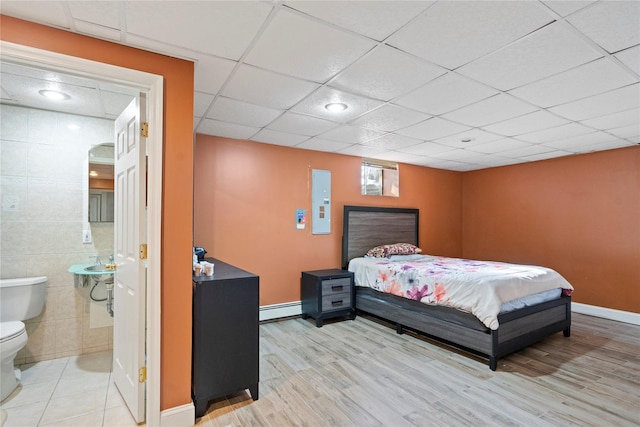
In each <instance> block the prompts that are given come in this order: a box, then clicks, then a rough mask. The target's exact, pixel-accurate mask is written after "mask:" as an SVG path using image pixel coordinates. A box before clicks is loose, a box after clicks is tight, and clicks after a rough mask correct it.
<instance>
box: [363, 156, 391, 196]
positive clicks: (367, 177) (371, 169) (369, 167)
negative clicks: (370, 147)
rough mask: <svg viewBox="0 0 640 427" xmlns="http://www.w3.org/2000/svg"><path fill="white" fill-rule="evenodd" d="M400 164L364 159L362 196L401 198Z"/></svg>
mask: <svg viewBox="0 0 640 427" xmlns="http://www.w3.org/2000/svg"><path fill="white" fill-rule="evenodd" d="M399 183H400V179H399V173H398V164H397V163H393V162H387V161H384V160H375V159H362V179H361V184H362V194H363V195H367V196H391V197H399V196H400V184H399Z"/></svg>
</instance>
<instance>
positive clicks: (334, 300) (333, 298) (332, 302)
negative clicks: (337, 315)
mask: <svg viewBox="0 0 640 427" xmlns="http://www.w3.org/2000/svg"><path fill="white" fill-rule="evenodd" d="M347 289H348V288H347ZM350 307H351V291H346V292H340V293H332V294H331V295H323V296H322V311H323V312H325V311H331V310H342V309H344V308H350Z"/></svg>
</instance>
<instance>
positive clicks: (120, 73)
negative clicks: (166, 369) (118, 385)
mask: <svg viewBox="0 0 640 427" xmlns="http://www.w3.org/2000/svg"><path fill="white" fill-rule="evenodd" d="M0 52H2V58H3V59H6V60H10V61H13V62H18V63H24V64H32V65H34V64H35V65H38V66H45V67H55V68H56V69H60V70H63V71H65V72H70V73H73V74H76V75H80V76H86V77H89V78H96V79H99V80H106V81H110V82H115V83H121V84H125V85H127V86H130V87H135V88H139V89H140V90H141V91H144V92H147V94H148V102H149V126H150V128H149V137H148V138H147V147H148V148H147V155H148V170H147V171H148V186H147V198H148V199H147V236H148V240H147V246H148V254H149V255H148V259H147V286H146V317H147V333H146V337H145V338H146V346H147V349H146V352H147V392H146V411H145V412H146V425H148V426H159V425H161V414H160V333H161V323H160V309H161V306H160V279H161V271H160V265H161V259H160V254H161V251H160V248H161V216H162V152H163V150H162V144H163V121H162V118H163V96H164V93H163V77H162V76H159V75H155V74H150V73H146V72H142V71H137V70H132V69H128V68H122V67H117V66H114V65H110V64H105V63H101V62H95V61H90V60H87V59H83V58H78V57H73V56H68V55H62V54H58V53H55V52H50V51H46V50H41V49H35V48H32V47H29V46H23V45H18V44H15V43H8V42H5V41H1V40H0Z"/></svg>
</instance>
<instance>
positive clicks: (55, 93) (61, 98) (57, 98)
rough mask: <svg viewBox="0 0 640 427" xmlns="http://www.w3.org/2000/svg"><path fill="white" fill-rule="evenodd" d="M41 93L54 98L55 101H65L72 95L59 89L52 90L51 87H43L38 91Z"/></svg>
mask: <svg viewBox="0 0 640 427" xmlns="http://www.w3.org/2000/svg"><path fill="white" fill-rule="evenodd" d="M38 93H39V94H40V95H42V96H44V97H46V98H49V99H52V100H54V101H65V100H67V99H71V97H70V96H69V95H67V94H66V93H64V92H58V91H57V90H51V89H42V90H41V91H39V92H38Z"/></svg>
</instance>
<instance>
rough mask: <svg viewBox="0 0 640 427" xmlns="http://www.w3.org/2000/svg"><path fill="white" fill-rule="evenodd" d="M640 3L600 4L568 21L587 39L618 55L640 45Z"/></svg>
mask: <svg viewBox="0 0 640 427" xmlns="http://www.w3.org/2000/svg"><path fill="white" fill-rule="evenodd" d="M639 17H640V2H638V1H636V0H631V1H599V2H597V3H596V4H594V5H592V6H590V7H588V8H585V9H583V10H581V11H580V12H577V13H575V14H573V15H571V16H570V17H569V18H567V20H568V21H569V22H570V23H571V24H573V25H574V26H575V27H576V28H577V29H578V30H580V31H581V32H582V33H584V34H586V35H587V37H589V38H591V39H592V40H593V41H595V42H596V43H598V44H599V45H600V46H602V47H603V48H604V49H605V50H607V52H610V53H614V52H617V51H619V50H622V49H626V48H628V47H631V46H635V45H637V44H639V43H640V25H639V24H640V18H639Z"/></svg>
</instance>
